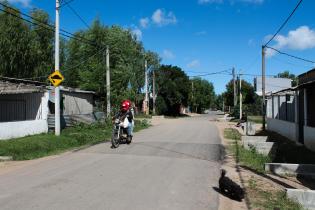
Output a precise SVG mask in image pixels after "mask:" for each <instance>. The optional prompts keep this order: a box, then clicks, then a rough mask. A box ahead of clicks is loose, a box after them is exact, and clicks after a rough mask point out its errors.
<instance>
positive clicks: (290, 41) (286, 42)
mask: <svg viewBox="0 0 315 210" xmlns="http://www.w3.org/2000/svg"><path fill="white" fill-rule="evenodd" d="M268 37H269V38H270V37H271V36H270V35H268V36H266V37H265V39H268ZM274 42H275V44H274V45H272V47H274V48H276V49H291V50H306V49H312V48H315V30H313V29H310V28H309V27H308V26H301V27H299V28H297V29H295V30H292V31H289V33H288V35H287V36H284V35H278V36H276V37H275V38H274ZM274 54H275V52H274V51H273V50H269V49H268V50H267V55H268V56H269V57H270V56H273V55H274Z"/></svg>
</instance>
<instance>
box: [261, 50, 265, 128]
mask: <svg viewBox="0 0 315 210" xmlns="http://www.w3.org/2000/svg"><path fill="white" fill-rule="evenodd" d="M265 56H266V47H265V46H262V66H261V71H262V74H261V77H262V78H261V82H262V85H261V87H262V97H263V100H262V118H263V119H262V121H263V130H265V129H266V86H265V85H266V83H265V82H266V69H265V68H266V66H265Z"/></svg>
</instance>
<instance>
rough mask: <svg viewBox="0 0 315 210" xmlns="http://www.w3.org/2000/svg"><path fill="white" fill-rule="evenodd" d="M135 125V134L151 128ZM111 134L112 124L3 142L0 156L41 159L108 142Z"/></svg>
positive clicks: (87, 126)
mask: <svg viewBox="0 0 315 210" xmlns="http://www.w3.org/2000/svg"><path fill="white" fill-rule="evenodd" d="M135 125H136V126H135V132H136V131H139V130H141V129H144V128H147V127H148V126H149V124H148V123H147V121H146V120H143V121H136V122H135ZM111 132H112V126H111V124H110V123H107V124H103V123H96V124H92V125H78V126H76V127H73V128H67V129H65V130H63V131H62V134H61V135H60V136H59V137H56V136H55V135H54V134H53V133H48V134H39V135H34V136H27V137H23V138H18V139H12V140H8V141H1V142H0V156H12V157H13V159H14V160H30V159H35V158H40V157H44V156H48V155H53V154H58V153H61V152H64V151H67V150H71V149H74V148H80V147H83V146H90V145H94V144H97V143H100V142H104V141H108V140H110V137H111Z"/></svg>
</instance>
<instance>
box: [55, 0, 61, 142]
mask: <svg viewBox="0 0 315 210" xmlns="http://www.w3.org/2000/svg"><path fill="white" fill-rule="evenodd" d="M59 6H60V4H59V0H56V29H55V71H59ZM55 135H56V136H60V87H56V88H55Z"/></svg>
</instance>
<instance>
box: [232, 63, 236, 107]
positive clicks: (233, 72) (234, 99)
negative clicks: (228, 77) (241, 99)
mask: <svg viewBox="0 0 315 210" xmlns="http://www.w3.org/2000/svg"><path fill="white" fill-rule="evenodd" d="M232 74H233V88H234V95H233V96H234V98H233V102H234V107H235V106H236V105H237V97H236V95H237V93H236V80H235V68H234V67H233V69H232Z"/></svg>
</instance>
